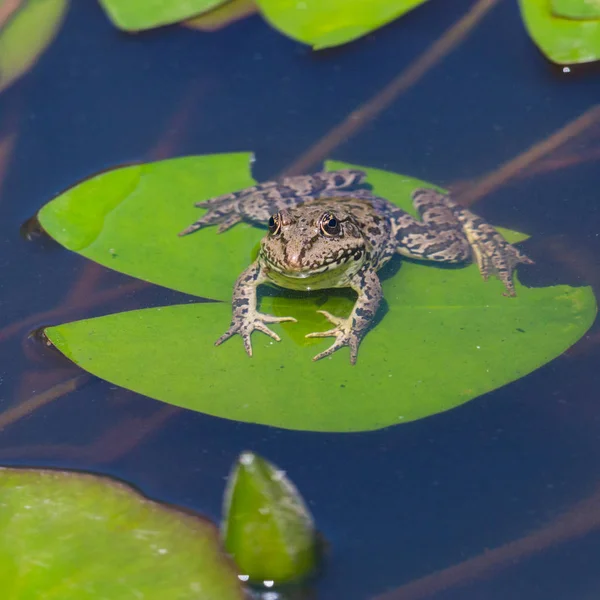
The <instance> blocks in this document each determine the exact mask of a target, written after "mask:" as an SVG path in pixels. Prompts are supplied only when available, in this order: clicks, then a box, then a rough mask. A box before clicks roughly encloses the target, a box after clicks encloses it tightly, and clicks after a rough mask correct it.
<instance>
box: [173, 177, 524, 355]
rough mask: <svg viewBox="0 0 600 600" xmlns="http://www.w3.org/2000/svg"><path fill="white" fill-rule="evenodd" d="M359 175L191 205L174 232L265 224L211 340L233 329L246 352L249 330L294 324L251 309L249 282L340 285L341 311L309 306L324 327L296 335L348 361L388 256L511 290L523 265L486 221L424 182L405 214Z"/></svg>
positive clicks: (295, 181) (377, 297)
mask: <svg viewBox="0 0 600 600" xmlns="http://www.w3.org/2000/svg"><path fill="white" fill-rule="evenodd" d="M365 177H366V175H365V173H363V172H362V171H358V170H354V169H345V170H339V171H331V172H323V173H315V174H314V175H302V176H298V177H286V178H283V179H281V180H279V181H269V182H266V183H260V184H258V185H255V186H252V187H249V188H247V189H244V190H241V191H239V192H234V193H232V194H226V195H223V196H219V197H216V198H211V199H210V200H206V201H204V202H199V203H197V204H196V206H198V207H200V208H205V209H208V210H207V212H206V213H205V214H204V215H203V216H202V217H201V218H200V219H198V220H197V221H196V222H195V223H193V224H192V225H190V226H189V227H188V228H187V229H185V230H184V231H182V232H181V233H180V235H186V234H189V233H192V232H194V231H198V230H199V229H202V228H204V227H207V226H210V225H218V231H219V233H221V232H223V231H226V230H227V229H229V228H230V227H232V226H234V225H235V224H236V223H239V222H240V221H246V222H250V223H255V224H263V225H266V226H267V227H268V233H267V234H266V235H265V237H264V238H263V239H262V241H261V244H260V250H259V253H258V258H257V259H256V260H255V261H254V262H253V263H252V264H251V265H250V266H249V267H248V268H247V269H246V270H245V271H244V272H243V273H242V274H241V275H240V276H239V277H238V279H237V281H236V282H235V286H234V290H233V301H232V304H233V317H232V320H231V325H230V327H229V329H228V330H227V331H226V332H225V333H224V334H223V335H222V336H221V337H220V338H219V339H218V340H217V341H216V342H215V345H217V346H218V345H220V344H222V343H223V342H224V341H226V340H227V339H229V338H230V337H232V336H233V335H235V334H239V335H240V336H241V337H242V339H243V342H244V347H245V349H246V352H247V353H248V355H249V356H252V343H251V340H250V336H251V334H252V332H253V331H254V330H258V331H262V332H263V333H265V334H267V335H268V336H270V337H272V338H273V339H274V340H276V341H280V338H279V336H278V335H277V334H276V333H275V332H274V331H272V330H271V329H270V328H269V327H268V324H271V323H281V322H283V321H296V319H294V318H293V317H275V316H272V315H266V314H262V313H260V312H259V311H258V309H257V287H258V286H259V285H261V284H263V283H273V284H275V285H277V286H280V287H283V288H289V289H293V290H304V291H310V290H318V289H324V288H342V287H350V288H352V289H353V290H354V291H355V292H356V293H357V295H358V298H357V300H356V303H355V304H354V308H353V309H352V312H351V314H350V316H348V317H347V318H342V317H337V316H335V315H332V314H330V313H329V312H327V311H324V310H322V311H319V312H320V313H321V314H323V315H324V316H325V317H326V318H327V319H328V320H329V321H330V322H331V323H332V325H333V327H332V328H331V329H328V330H327V331H318V332H315V333H310V334H308V335H307V336H306V337H310V338H319V337H333V338H335V341H334V342H333V344H332V345H331V346H330V347H329V348H328V349H327V350H325V351H323V352H321V353H319V354H317V355H316V356H315V357H314V359H313V360H319V359H321V358H325V357H326V356H330V355H331V354H333V353H334V352H335V351H336V350H339V349H340V348H342V347H344V346H348V347H349V349H350V362H351V363H352V364H354V363H355V362H356V357H357V354H358V346H359V344H360V342H361V340H362V339H363V337H364V336H365V334H366V333H367V331H368V329H369V327H370V325H371V324H372V322H373V319H374V316H375V314H376V312H377V309H378V308H379V304H380V302H381V299H382V297H383V294H382V290H381V283H380V281H379V277H378V276H377V271H378V270H379V269H380V268H381V267H382V266H383V265H385V264H386V263H387V262H388V261H389V260H390V258H392V256H393V255H394V254H396V253H399V254H401V255H404V256H408V257H410V258H415V259H421V260H428V261H434V262H439V263H467V262H469V261H471V260H475V261H476V262H477V265H478V266H479V270H480V272H481V274H482V276H483V278H484V279H487V277H488V276H489V275H491V274H494V275H496V276H497V277H498V278H499V279H500V280H501V281H502V282H503V284H504V287H505V289H506V293H505V295H508V296H514V295H515V288H514V284H513V281H512V274H513V271H514V269H515V267H516V265H517V264H519V263H526V264H529V263H532V262H533V261H532V260H531V259H529V258H528V257H527V256H525V255H524V254H523V253H522V252H521V251H520V250H518V249H517V248H515V247H514V246H512V245H511V244H509V243H508V242H507V241H506V240H505V239H504V238H503V237H502V236H501V235H500V234H499V233H498V232H497V231H496V230H495V229H494V228H493V227H492V226H491V225H489V224H488V223H486V222H485V221H484V220H483V219H481V218H480V217H478V216H476V215H475V214H473V213H472V212H471V211H469V210H467V209H466V208H463V207H462V206H460V205H458V204H456V203H455V202H454V201H453V200H452V199H451V198H450V197H449V196H448V195H447V194H443V193H440V192H439V191H436V190H434V189H428V188H420V189H416V190H414V191H413V193H412V201H413V204H414V206H415V208H416V209H417V211H418V212H419V214H420V216H421V219H420V220H419V219H415V218H414V217H412V216H411V215H409V214H408V213H406V212H405V211H403V210H402V209H401V208H399V207H397V206H396V205H394V204H392V203H391V202H389V201H388V200H386V199H385V198H381V197H379V196H376V195H374V194H372V193H371V192H370V191H369V190H367V189H358V186H360V185H361V184H363V182H364V181H365Z"/></svg>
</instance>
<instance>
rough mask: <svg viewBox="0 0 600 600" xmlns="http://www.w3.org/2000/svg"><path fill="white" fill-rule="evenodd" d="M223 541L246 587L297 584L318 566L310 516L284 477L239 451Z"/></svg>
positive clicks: (231, 478)
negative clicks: (267, 583)
mask: <svg viewBox="0 0 600 600" xmlns="http://www.w3.org/2000/svg"><path fill="white" fill-rule="evenodd" d="M223 515H224V520H223V525H222V537H223V540H224V544H225V548H226V549H227V551H228V552H229V553H230V554H231V555H232V556H233V558H234V560H235V562H236V563H237V565H238V567H239V569H240V572H241V573H242V574H244V575H247V576H249V578H250V581H251V582H262V581H265V580H266V581H274V582H275V584H276V585H279V584H284V583H289V582H292V581H299V580H301V579H304V578H305V577H306V576H308V575H310V574H311V573H312V572H313V571H314V569H315V567H316V563H317V555H318V551H317V543H316V534H315V527H314V523H313V519H312V516H311V514H310V512H309V510H308V508H307V506H306V504H305V503H304V501H303V499H302V497H301V496H300V493H299V492H298V490H297V489H296V487H295V486H294V484H293V483H292V482H291V481H290V480H289V479H288V478H287V476H286V474H285V472H283V471H281V470H280V469H278V468H277V467H275V465H273V464H271V463H270V462H268V461H266V460H265V459H264V458H261V457H260V456H257V455H255V454H253V453H252V452H244V453H243V454H242V455H241V456H240V457H239V459H238V461H237V464H236V465H235V466H234V468H233V471H232V473H231V474H230V476H229V480H228V483H227V491H226V494H225V501H224V507H223Z"/></svg>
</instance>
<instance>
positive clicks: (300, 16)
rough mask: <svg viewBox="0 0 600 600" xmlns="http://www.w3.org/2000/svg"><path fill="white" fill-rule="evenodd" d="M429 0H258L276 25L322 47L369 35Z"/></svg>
mask: <svg viewBox="0 0 600 600" xmlns="http://www.w3.org/2000/svg"><path fill="white" fill-rule="evenodd" d="M425 1H426V0H369V1H368V2H365V1H364V0H257V4H258V6H259V8H260V10H261V12H262V14H263V16H264V17H265V18H266V19H267V21H268V22H269V23H270V24H271V25H273V27H275V29H278V30H279V31H281V32H282V33H284V34H285V35H287V36H289V37H291V38H293V39H295V40H298V41H300V42H304V43H305V44H309V45H311V46H313V47H314V48H315V49H321V48H329V47H331V46H339V45H341V44H345V43H347V42H351V41H352V40H355V39H357V38H359V37H362V36H364V35H367V34H368V33H370V32H371V31H374V30H375V29H378V28H379V27H382V26H383V25H385V24H386V23H389V22H390V21H393V20H394V19H397V18H398V17H399V16H401V15H403V14H404V13H407V12H408V11H410V10H412V9H413V8H415V7H416V6H419V5H420V4H423V3H424V2H425Z"/></svg>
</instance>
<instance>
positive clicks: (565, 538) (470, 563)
mask: <svg viewBox="0 0 600 600" xmlns="http://www.w3.org/2000/svg"><path fill="white" fill-rule="evenodd" d="M599 527H600V491H598V492H596V493H595V494H592V495H591V496H589V497H588V498H586V499H584V500H582V501H581V502H578V503H576V504H575V505H573V506H572V507H571V509H570V510H569V511H568V512H566V513H564V514H563V515H561V516H559V517H558V518H557V519H555V520H553V521H551V522H550V523H549V524H547V525H546V526H545V527H542V528H541V529H538V530H537V531H534V532H533V533H531V534H529V535H526V536H525V537H522V538H519V539H517V540H515V541H513V542H509V543H508V544H504V545H503V546H500V547H498V548H495V549H494V550H485V551H484V552H482V553H481V554H479V555H477V556H475V557H473V558H471V559H469V560H466V561H464V562H462V563H459V564H458V565H454V566H452V567H448V568H447V569H442V570H441V571H436V572H435V573H432V574H431V575H427V576H425V577H422V578H421V579H416V580H414V581H412V582H410V583H407V584H406V585H403V586H400V587H399V588H396V589H395V590H392V591H391V592H386V593H384V594H380V595H378V596H374V597H373V598H372V600H420V599H421V598H431V597H433V596H434V595H435V594H437V593H438V592H442V591H444V590H448V589H454V588H458V587H461V586H465V585H467V584H469V583H471V582H473V581H477V580H481V579H484V578H485V577H487V576H489V575H491V574H493V573H496V572H497V571H499V570H500V569H506V568H509V567H511V566H514V565H516V564H518V563H519V561H521V560H523V559H526V558H529V557H530V556H533V555H535V554H537V553H539V552H543V551H545V550H547V549H548V548H550V547H552V546H555V545H557V544H562V543H565V542H569V541H571V540H572V539H574V538H577V537H581V536H583V535H587V534H588V533H590V532H591V531H593V530H595V529H598V528H599Z"/></svg>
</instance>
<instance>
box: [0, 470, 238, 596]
mask: <svg viewBox="0 0 600 600" xmlns="http://www.w3.org/2000/svg"><path fill="white" fill-rule="evenodd" d="M0 502H1V506H2V511H1V512H0V564H2V568H1V569H0V589H1V590H2V597H3V598H19V599H24V598H48V599H51V598H56V599H58V598H60V600H98V599H99V598H115V599H116V598H144V599H145V600H165V599H166V598H178V599H179V600H198V599H200V598H201V599H202V600H242V599H243V598H244V594H243V590H242V589H241V587H240V585H239V581H238V579H237V576H236V572H235V570H234V568H233V565H232V564H231V562H230V561H229V560H228V559H227V557H226V556H225V555H224V554H223V552H222V551H221V549H220V545H219V536H218V532H217V529H216V527H215V526H214V525H213V524H212V523H210V522H208V521H206V520H204V519H201V518H198V517H193V516H191V515H189V514H185V513H182V512H179V511H176V510H174V509H172V508H167V507H165V506H162V505H160V504H157V503H156V502H152V501H150V500H148V499H147V498H144V497H143V496H140V495H139V494H138V493H137V492H135V491H134V490H133V489H131V488H129V487H128V486H126V485H123V484H120V483H116V482H114V481H111V480H108V479H106V478H101V477H96V476H92V475H84V474H78V473H72V472H71V473H70V472H65V471H47V470H33V469H27V470H20V469H5V468H1V469H0Z"/></svg>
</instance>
